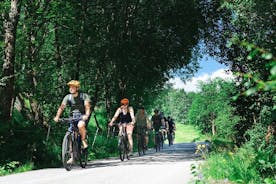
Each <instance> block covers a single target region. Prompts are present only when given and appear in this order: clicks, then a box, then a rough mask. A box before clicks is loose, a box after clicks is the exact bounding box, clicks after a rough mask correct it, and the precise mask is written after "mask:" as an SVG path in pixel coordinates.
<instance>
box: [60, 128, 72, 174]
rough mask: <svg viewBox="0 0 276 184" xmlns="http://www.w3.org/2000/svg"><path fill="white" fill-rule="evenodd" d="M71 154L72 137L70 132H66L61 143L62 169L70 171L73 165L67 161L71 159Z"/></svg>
mask: <svg viewBox="0 0 276 184" xmlns="http://www.w3.org/2000/svg"><path fill="white" fill-rule="evenodd" d="M71 153H72V137H71V133H70V132H66V134H65V136H64V138H63V142H62V163H63V167H64V168H65V169H66V170H67V171H70V170H71V168H72V165H73V163H67V161H68V160H69V159H70V158H71Z"/></svg>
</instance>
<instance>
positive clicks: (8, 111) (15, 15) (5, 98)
mask: <svg viewBox="0 0 276 184" xmlns="http://www.w3.org/2000/svg"><path fill="white" fill-rule="evenodd" d="M20 4H21V3H20V0H11V8H10V13H9V16H8V17H7V18H6V19H5V21H4V29H5V50H4V64H3V76H4V78H5V79H6V80H5V86H4V87H3V88H2V89H1V94H2V96H1V102H0V106H1V107H0V111H1V113H2V114H1V116H2V118H1V120H4V121H10V120H11V116H12V109H13V103H14V97H15V95H14V80H15V76H14V62H15V42H16V29H17V23H18V20H19V15H20Z"/></svg>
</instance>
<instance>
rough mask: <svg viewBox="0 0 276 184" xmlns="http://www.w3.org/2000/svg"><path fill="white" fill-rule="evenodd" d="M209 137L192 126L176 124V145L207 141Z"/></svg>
mask: <svg viewBox="0 0 276 184" xmlns="http://www.w3.org/2000/svg"><path fill="white" fill-rule="evenodd" d="M206 140H208V137H207V136H206V135H203V134H202V133H201V132H200V130H198V129H196V128H195V127H194V126H192V125H185V124H183V123H177V124H176V131H175V140H174V141H175V143H183V142H200V141H206Z"/></svg>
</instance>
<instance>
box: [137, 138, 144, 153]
mask: <svg viewBox="0 0 276 184" xmlns="http://www.w3.org/2000/svg"><path fill="white" fill-rule="evenodd" d="M142 151H143V150H142V141H141V135H139V137H138V155H139V156H141V155H142Z"/></svg>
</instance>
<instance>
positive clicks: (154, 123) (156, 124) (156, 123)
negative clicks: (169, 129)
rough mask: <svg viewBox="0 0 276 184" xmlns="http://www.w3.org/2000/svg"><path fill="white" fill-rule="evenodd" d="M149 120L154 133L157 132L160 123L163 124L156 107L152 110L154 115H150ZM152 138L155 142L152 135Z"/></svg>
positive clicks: (160, 125)
mask: <svg viewBox="0 0 276 184" xmlns="http://www.w3.org/2000/svg"><path fill="white" fill-rule="evenodd" d="M151 121H152V126H153V129H154V131H155V133H157V132H159V130H160V129H161V128H162V125H163V124H164V119H163V117H162V116H161V115H160V113H159V110H158V109H155V110H154V115H153V116H152V117H151ZM153 140H154V142H155V137H153Z"/></svg>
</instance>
